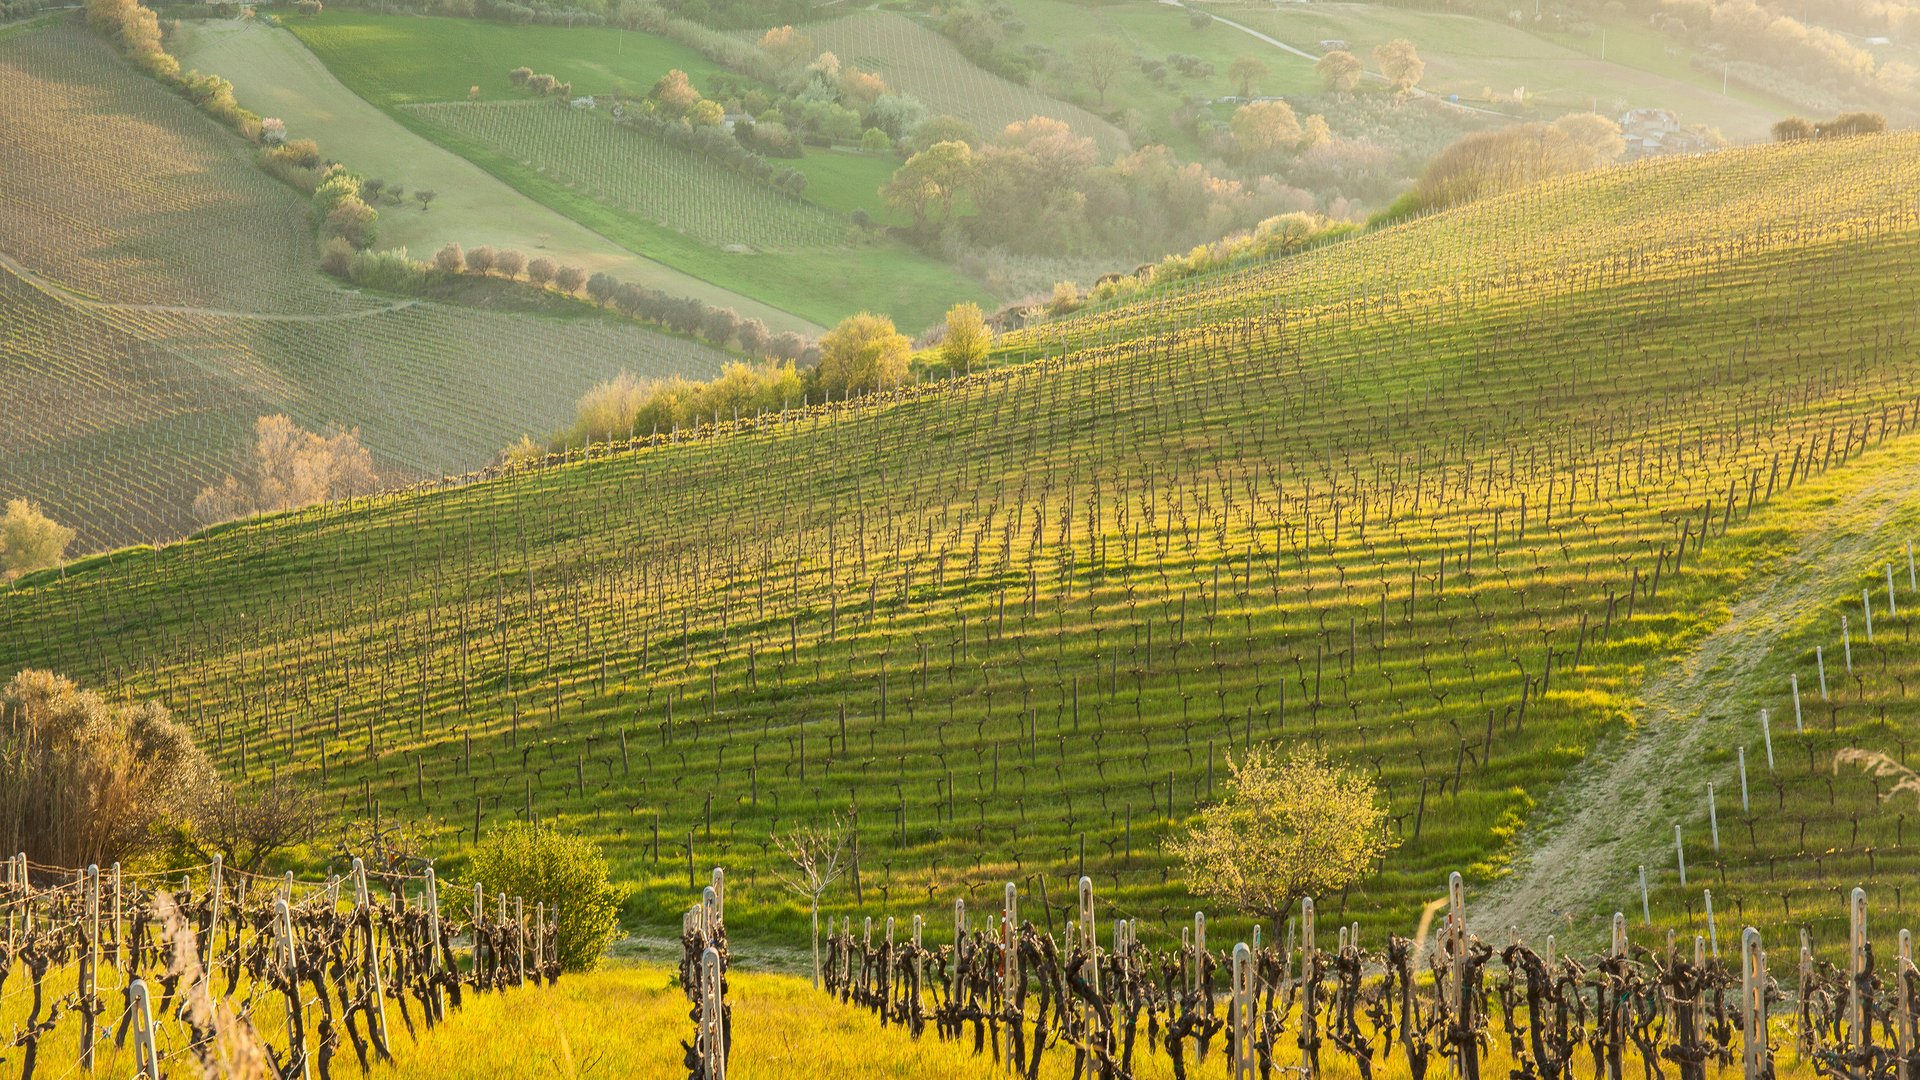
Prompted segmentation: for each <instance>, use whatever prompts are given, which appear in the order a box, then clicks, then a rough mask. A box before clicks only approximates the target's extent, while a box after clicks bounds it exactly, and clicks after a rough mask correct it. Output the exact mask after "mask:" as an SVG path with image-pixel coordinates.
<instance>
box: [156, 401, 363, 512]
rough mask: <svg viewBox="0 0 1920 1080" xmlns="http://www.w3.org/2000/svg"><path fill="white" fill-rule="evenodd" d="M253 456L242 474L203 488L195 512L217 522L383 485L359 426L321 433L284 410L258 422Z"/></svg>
mask: <svg viewBox="0 0 1920 1080" xmlns="http://www.w3.org/2000/svg"><path fill="white" fill-rule="evenodd" d="M253 430H254V452H253V458H252V459H251V460H249V461H248V462H247V465H246V467H245V468H244V469H242V470H241V472H240V473H239V474H238V475H233V476H228V477H226V479H224V480H223V481H221V482H220V483H219V484H215V485H213V486H211V487H207V488H204V489H202V490H201V492H200V495H199V497H197V498H195V499H194V500H193V512H194V515H195V516H196V517H198V518H199V519H200V520H201V521H203V522H206V523H208V524H212V523H213V522H217V521H229V520H232V519H234V518H238V517H245V516H246V515H248V514H263V513H270V512H272V511H275V510H290V509H293V508H294V507H297V506H308V505H311V504H313V503H320V502H329V501H334V500H339V499H351V498H354V497H356V496H360V495H370V494H372V493H373V492H375V491H377V490H379V487H380V478H379V476H378V475H376V474H375V473H374V471H373V456H372V455H371V454H368V453H367V451H366V448H365V447H363V446H361V445H360V436H359V434H358V433H357V432H354V431H343V430H340V429H338V428H335V429H334V430H333V432H332V433H331V434H329V435H317V434H315V433H313V432H311V431H308V430H306V429H305V428H302V427H300V426H299V425H298V424H295V423H294V422H293V421H292V420H289V419H287V417H285V416H283V415H274V416H263V417H261V418H260V419H259V421H258V422H256V423H255V424H254V428H253Z"/></svg>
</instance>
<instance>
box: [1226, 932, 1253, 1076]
mask: <svg viewBox="0 0 1920 1080" xmlns="http://www.w3.org/2000/svg"><path fill="white" fill-rule="evenodd" d="M1253 1002H1254V993H1253V950H1252V949H1251V948H1249V947H1248V946H1247V943H1246V942H1244V941H1243V942H1240V943H1239V944H1237V945H1235V946H1234V947H1233V1004H1232V1008H1233V1015H1232V1016H1231V1017H1229V1018H1228V1019H1229V1020H1231V1021H1232V1031H1233V1042H1232V1045H1231V1046H1229V1047H1228V1051H1229V1053H1230V1055H1231V1057H1232V1061H1231V1063H1230V1064H1231V1066H1232V1071H1233V1080H1253V1077H1254V1070H1253Z"/></svg>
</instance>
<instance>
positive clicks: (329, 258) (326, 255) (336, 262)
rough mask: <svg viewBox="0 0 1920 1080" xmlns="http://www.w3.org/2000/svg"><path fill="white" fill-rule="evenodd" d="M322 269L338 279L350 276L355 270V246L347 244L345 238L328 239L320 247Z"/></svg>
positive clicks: (330, 237) (334, 237)
mask: <svg viewBox="0 0 1920 1080" xmlns="http://www.w3.org/2000/svg"><path fill="white" fill-rule="evenodd" d="M320 269H322V270H324V271H326V272H327V273H329V274H332V275H333V276H334V277H337V278H346V277H348V276H350V274H351V272H352V269H353V245H352V244H349V243H347V241H346V240H345V238H343V237H338V236H329V237H327V240H326V243H324V244H322V245H321V246H320Z"/></svg>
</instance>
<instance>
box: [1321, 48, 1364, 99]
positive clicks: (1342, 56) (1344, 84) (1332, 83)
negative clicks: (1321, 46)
mask: <svg viewBox="0 0 1920 1080" xmlns="http://www.w3.org/2000/svg"><path fill="white" fill-rule="evenodd" d="M1313 69H1314V70H1315V71H1317V72H1319V73H1320V86H1321V87H1322V88H1323V89H1325V90H1326V92H1327V93H1329V94H1351V93H1353V90H1354V87H1356V86H1359V85H1360V76H1361V75H1364V74H1365V73H1366V70H1367V69H1366V67H1365V66H1364V65H1362V64H1361V63H1360V58H1359V57H1357V56H1355V55H1353V54H1352V53H1350V52H1348V51H1346V50H1345V49H1335V50H1334V51H1332V52H1330V53H1328V54H1327V55H1325V56H1323V57H1321V58H1320V62H1319V63H1317V64H1315V65H1314V66H1313Z"/></svg>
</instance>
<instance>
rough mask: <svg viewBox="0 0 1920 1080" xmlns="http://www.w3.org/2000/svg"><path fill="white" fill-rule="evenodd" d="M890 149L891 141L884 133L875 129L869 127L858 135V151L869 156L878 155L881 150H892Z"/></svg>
mask: <svg viewBox="0 0 1920 1080" xmlns="http://www.w3.org/2000/svg"><path fill="white" fill-rule="evenodd" d="M892 147H893V139H891V138H889V137H888V135H887V133H886V132H884V131H882V130H880V129H879V128H877V127H870V128H868V129H867V130H865V131H863V132H861V133H860V149H862V150H865V151H867V152H868V153H870V154H874V153H879V152H880V151H882V150H889V149H892Z"/></svg>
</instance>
